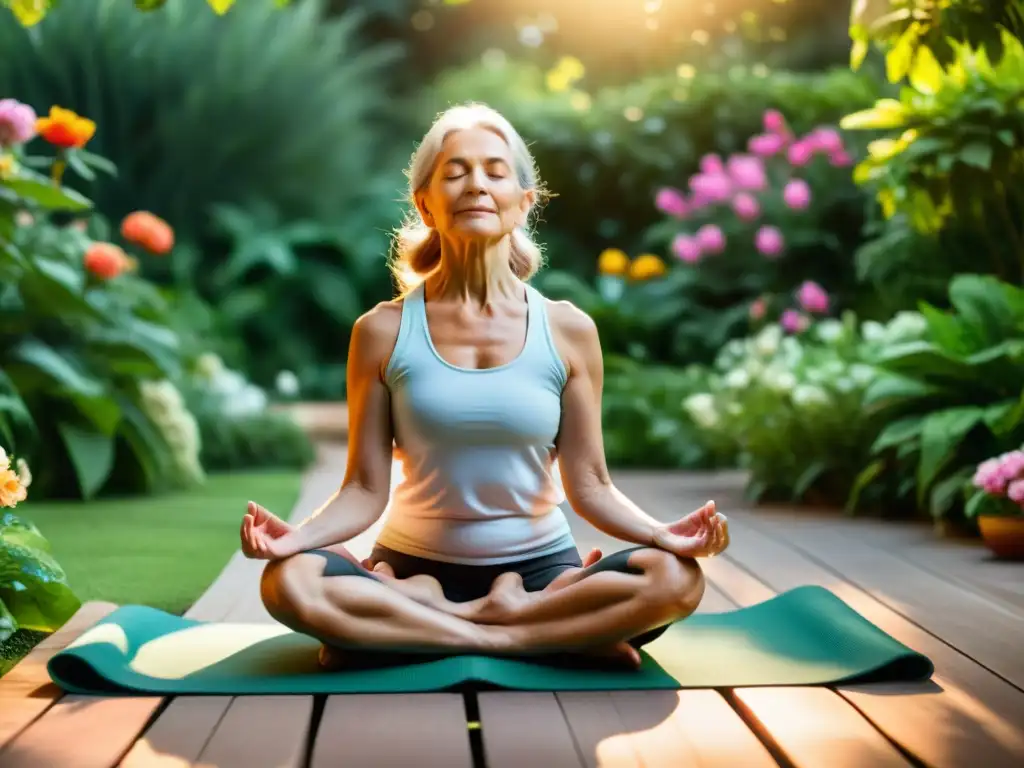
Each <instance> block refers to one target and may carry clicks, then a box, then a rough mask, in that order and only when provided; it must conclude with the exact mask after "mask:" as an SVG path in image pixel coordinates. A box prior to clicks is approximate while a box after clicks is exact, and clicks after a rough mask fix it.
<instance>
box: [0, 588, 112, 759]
mask: <svg viewBox="0 0 1024 768" xmlns="http://www.w3.org/2000/svg"><path fill="white" fill-rule="evenodd" d="M116 607H117V606H116V605H114V604H113V603H105V602H100V601H91V602H88V603H85V604H84V605H82V606H81V607H80V608H79V609H78V610H77V611H76V612H75V614H74V615H73V616H72V617H71V618H70V619H68V620H67V621H66V622H65V623H64V626H62V627H61V628H60V629H58V630H57V631H56V632H54V633H53V634H52V635H49V636H48V637H45V638H43V640H42V641H41V642H40V643H39V644H38V645H36V647H35V648H33V649H32V650H31V651H29V652H28V653H27V654H26V655H25V658H23V659H22V660H21V661H19V662H18V663H17V664H16V665H15V666H14V667H13V668H11V669H10V670H9V671H8V672H7V674H6V675H4V676H3V677H2V678H0V753H2V752H3V748H4V746H6V745H7V744H8V743H9V742H10V741H11V740H12V739H13V738H14V737H15V736H17V735H18V734H19V733H21V731H23V730H24V729H25V728H26V727H28V726H29V725H30V724H31V723H32V721H33V720H35V719H36V718H38V717H40V716H41V715H42V714H43V713H44V712H46V710H47V709H49V708H50V707H51V706H52V705H53V703H54V702H55V701H57V699H59V698H60V697H61V696H63V695H64V691H62V690H61V689H60V688H58V687H57V686H56V685H54V684H53V682H52V681H51V680H50V674H49V672H47V670H46V665H47V664H48V663H49V661H50V659H51V658H53V657H54V655H56V653H57V652H58V651H61V650H63V649H64V647H65V646H67V645H68V644H69V643H70V642H71V641H72V640H74V639H75V638H77V637H78V636H79V635H81V634H82V633H83V632H84V631H85V630H87V629H89V628H90V627H91V626H93V625H94V624H95V623H96V622H98V621H100V619H103V618H105V617H106V616H108V615H109V614H110V613H111V612H112V611H113V610H114V609H115V608H116Z"/></svg>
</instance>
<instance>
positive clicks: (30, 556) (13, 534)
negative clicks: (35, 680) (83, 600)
mask: <svg viewBox="0 0 1024 768" xmlns="http://www.w3.org/2000/svg"><path fill="white" fill-rule="evenodd" d="M31 484H32V474H31V472H30V471H29V468H28V464H27V463H26V462H25V460H24V459H23V458H19V459H18V460H17V461H16V462H15V463H14V466H13V467H12V466H11V458H10V457H9V456H8V455H7V452H6V451H5V450H4V449H3V447H0V510H2V509H4V508H6V509H12V508H14V507H16V506H17V505H18V504H19V503H21V502H23V501H25V499H26V497H27V496H28V488H29V486H30V485H31ZM79 605H80V603H79V601H78V598H76V597H75V595H74V593H73V592H72V591H71V589H70V588H69V587H68V583H67V576H66V575H65V574H64V571H63V570H62V569H61V567H60V565H59V564H58V563H57V561H56V560H54V559H53V556H52V555H51V554H50V544H49V542H48V541H47V540H46V539H45V538H44V537H43V535H42V534H41V533H40V532H39V530H38V529H37V528H36V527H35V526H34V525H32V524H31V523H29V522H27V521H26V520H23V519H22V518H21V517H19V516H18V515H15V514H14V513H13V512H0V643H4V642H5V641H6V640H7V639H8V638H9V637H10V636H11V635H13V634H14V633H15V632H16V631H17V630H19V629H25V630H33V631H39V632H53V631H54V630H56V629H57V628H59V627H60V626H61V625H62V624H64V622H65V621H67V620H68V619H69V618H70V617H71V615H72V614H73V613H74V612H75V611H77V610H78V607H79Z"/></svg>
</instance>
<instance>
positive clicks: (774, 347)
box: [754, 325, 782, 357]
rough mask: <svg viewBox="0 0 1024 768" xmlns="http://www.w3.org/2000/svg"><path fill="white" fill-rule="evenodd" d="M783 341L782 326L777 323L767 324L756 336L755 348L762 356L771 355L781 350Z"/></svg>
mask: <svg viewBox="0 0 1024 768" xmlns="http://www.w3.org/2000/svg"><path fill="white" fill-rule="evenodd" d="M781 342H782V328H780V327H779V326H777V325H766V326H765V327H764V328H763V329H761V332H760V333H758V334H757V336H755V337H754V349H755V350H756V351H757V354H759V355H761V356H762V357H771V356H772V355H774V354H775V353H776V352H778V351H779V344H780V343H781Z"/></svg>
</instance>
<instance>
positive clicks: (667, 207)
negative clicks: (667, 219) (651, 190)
mask: <svg viewBox="0 0 1024 768" xmlns="http://www.w3.org/2000/svg"><path fill="white" fill-rule="evenodd" d="M654 205H655V207H656V208H657V209H658V210H659V211H661V212H662V213H667V214H668V215H669V216H675V217H676V218H677V219H681V218H683V217H684V216H685V215H686V213H687V206H686V198H684V197H683V193H682V192H680V191H679V190H678V189H673V188H672V187H663V188H662V189H659V190H658V194H657V195H656V196H655V198H654Z"/></svg>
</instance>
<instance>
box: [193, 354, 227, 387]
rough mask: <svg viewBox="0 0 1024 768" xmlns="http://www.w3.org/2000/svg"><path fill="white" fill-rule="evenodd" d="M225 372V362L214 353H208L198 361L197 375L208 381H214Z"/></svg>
mask: <svg viewBox="0 0 1024 768" xmlns="http://www.w3.org/2000/svg"><path fill="white" fill-rule="evenodd" d="M223 370H224V361H223V360H221V359H220V357H218V356H217V355H215V354H214V353H213V352H206V353H204V354H202V355H200V356H199V359H197V360H196V373H197V374H198V375H199V376H200V377H201V378H204V379H206V380H207V381H212V380H213V379H215V378H217V376H218V375H220V373H221V372H222V371H223Z"/></svg>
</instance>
